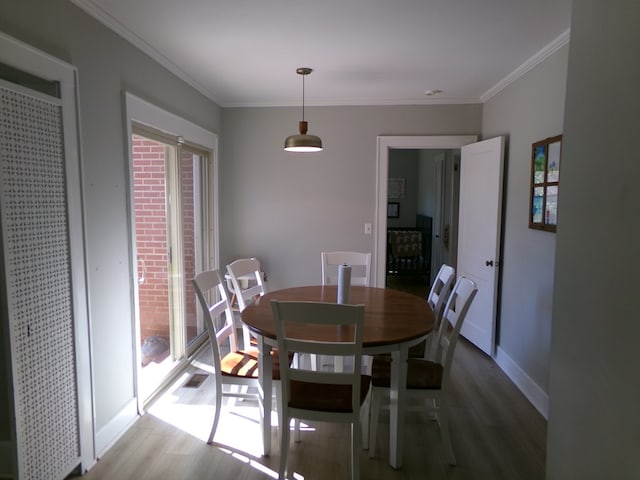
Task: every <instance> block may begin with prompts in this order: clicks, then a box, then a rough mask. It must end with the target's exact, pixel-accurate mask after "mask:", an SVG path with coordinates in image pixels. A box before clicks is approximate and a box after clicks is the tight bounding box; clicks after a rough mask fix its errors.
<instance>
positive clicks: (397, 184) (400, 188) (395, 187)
mask: <svg viewBox="0 0 640 480" xmlns="http://www.w3.org/2000/svg"><path fill="white" fill-rule="evenodd" d="M387 197H388V198H389V199H391V200H402V199H403V198H404V178H390V179H389V180H388V184H387Z"/></svg>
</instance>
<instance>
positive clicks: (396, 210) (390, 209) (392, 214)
mask: <svg viewBox="0 0 640 480" xmlns="http://www.w3.org/2000/svg"><path fill="white" fill-rule="evenodd" d="M387 218H400V203H398V202H389V203H387Z"/></svg>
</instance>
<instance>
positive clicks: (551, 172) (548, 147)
mask: <svg viewBox="0 0 640 480" xmlns="http://www.w3.org/2000/svg"><path fill="white" fill-rule="evenodd" d="M561 147H562V135H556V136H555V137H550V138H546V139H545V140H541V141H539V142H536V143H534V144H533V145H532V146H531V197H530V198H531V204H530V208H529V228H533V229H536V230H544V231H546V232H555V231H556V225H557V224H558V188H559V186H560V153H561Z"/></svg>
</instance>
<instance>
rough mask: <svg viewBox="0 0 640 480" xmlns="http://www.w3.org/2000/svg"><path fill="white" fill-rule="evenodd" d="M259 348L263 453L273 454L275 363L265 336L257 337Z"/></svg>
mask: <svg viewBox="0 0 640 480" xmlns="http://www.w3.org/2000/svg"><path fill="white" fill-rule="evenodd" d="M257 341H258V349H259V352H260V354H259V355H258V380H259V383H260V387H259V389H258V402H259V405H258V407H259V409H260V427H261V428H262V445H263V447H262V448H263V454H264V455H265V456H269V455H270V454H271V403H272V394H273V371H272V370H273V365H272V362H271V346H270V345H268V344H267V343H265V341H264V337H262V336H259V337H258V338H257Z"/></svg>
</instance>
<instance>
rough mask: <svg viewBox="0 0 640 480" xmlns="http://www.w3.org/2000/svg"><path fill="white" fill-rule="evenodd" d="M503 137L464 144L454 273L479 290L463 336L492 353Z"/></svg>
mask: <svg viewBox="0 0 640 480" xmlns="http://www.w3.org/2000/svg"><path fill="white" fill-rule="evenodd" d="M503 152H504V137H496V138H492V139H489V140H484V141H482V142H478V143H473V144H470V145H466V146H463V147H462V158H461V161H460V217H459V224H458V225H459V230H458V265H457V273H458V276H460V275H464V276H465V277H468V278H470V279H471V280H473V281H474V282H476V285H477V286H478V293H477V294H476V297H475V299H474V301H473V303H472V304H471V308H470V309H469V312H468V313H467V317H466V320H465V323H464V325H463V326H462V331H461V333H462V335H464V336H465V337H466V338H467V339H469V340H470V341H471V342H472V343H474V344H475V345H476V346H477V347H478V348H480V349H481V350H482V351H484V352H486V353H487V354H489V355H493V352H494V346H495V325H496V306H497V286H498V266H499V254H500V227H501V215H502V166H503Z"/></svg>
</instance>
